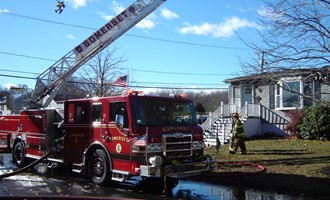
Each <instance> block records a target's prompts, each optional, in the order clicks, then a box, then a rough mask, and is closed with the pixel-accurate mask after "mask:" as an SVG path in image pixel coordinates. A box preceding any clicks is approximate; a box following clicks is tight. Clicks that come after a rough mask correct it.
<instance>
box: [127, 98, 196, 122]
mask: <svg viewBox="0 0 330 200" xmlns="http://www.w3.org/2000/svg"><path fill="white" fill-rule="evenodd" d="M132 105H133V119H134V122H135V124H136V125H187V124H195V123H196V116H195V112H194V107H193V104H192V103H191V102H189V101H185V102H183V101H174V100H155V99H134V100H133V102H132Z"/></svg>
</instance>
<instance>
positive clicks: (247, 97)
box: [241, 85, 252, 108]
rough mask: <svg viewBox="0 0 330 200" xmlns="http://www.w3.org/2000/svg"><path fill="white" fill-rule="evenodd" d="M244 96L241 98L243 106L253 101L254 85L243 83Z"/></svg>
mask: <svg viewBox="0 0 330 200" xmlns="http://www.w3.org/2000/svg"><path fill="white" fill-rule="evenodd" d="M241 91H242V98H241V108H243V107H244V106H245V103H246V102H247V103H252V86H251V85H242V90H241Z"/></svg>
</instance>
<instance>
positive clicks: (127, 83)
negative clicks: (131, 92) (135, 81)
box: [126, 71, 129, 92]
mask: <svg viewBox="0 0 330 200" xmlns="http://www.w3.org/2000/svg"><path fill="white" fill-rule="evenodd" d="M128 85H129V71H127V81H126V92H127V91H128Z"/></svg>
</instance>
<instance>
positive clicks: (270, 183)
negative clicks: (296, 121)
mask: <svg viewBox="0 0 330 200" xmlns="http://www.w3.org/2000/svg"><path fill="white" fill-rule="evenodd" d="M246 146H247V150H248V155H241V154H239V153H237V154H235V155H232V154H229V153H228V145H223V146H221V147H220V150H219V152H218V154H217V152H216V149H215V147H211V148H208V149H206V150H205V153H208V154H211V155H213V158H216V159H217V160H218V161H219V162H227V161H229V162H244V163H252V164H259V165H262V166H264V167H265V168H266V172H263V173H260V174H254V175H244V174H243V175H239V176H226V170H227V171H228V173H227V174H229V173H230V172H231V170H232V169H230V168H228V167H226V166H224V165H219V167H218V170H217V171H216V172H213V173H214V174H220V175H219V176H214V177H216V178H214V179H213V181H216V182H220V183H223V184H226V185H240V186H242V187H248V188H253V189H260V190H270V191H277V192H285V193H294V194H299V195H304V196H313V197H316V198H323V197H329V196H330V142H329V141H309V140H289V139H267V140H249V141H246ZM247 168H248V167H244V166H236V167H235V168H234V171H242V172H244V171H249V170H251V171H253V170H256V169H252V168H251V169H249V168H248V169H247ZM228 169H229V170H228Z"/></svg>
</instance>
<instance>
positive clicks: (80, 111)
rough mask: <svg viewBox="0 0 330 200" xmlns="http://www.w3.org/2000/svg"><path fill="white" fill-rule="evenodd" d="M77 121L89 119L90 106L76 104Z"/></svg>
mask: <svg viewBox="0 0 330 200" xmlns="http://www.w3.org/2000/svg"><path fill="white" fill-rule="evenodd" d="M74 121H75V122H87V121H88V107H87V105H76V110H75V120H74Z"/></svg>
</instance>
